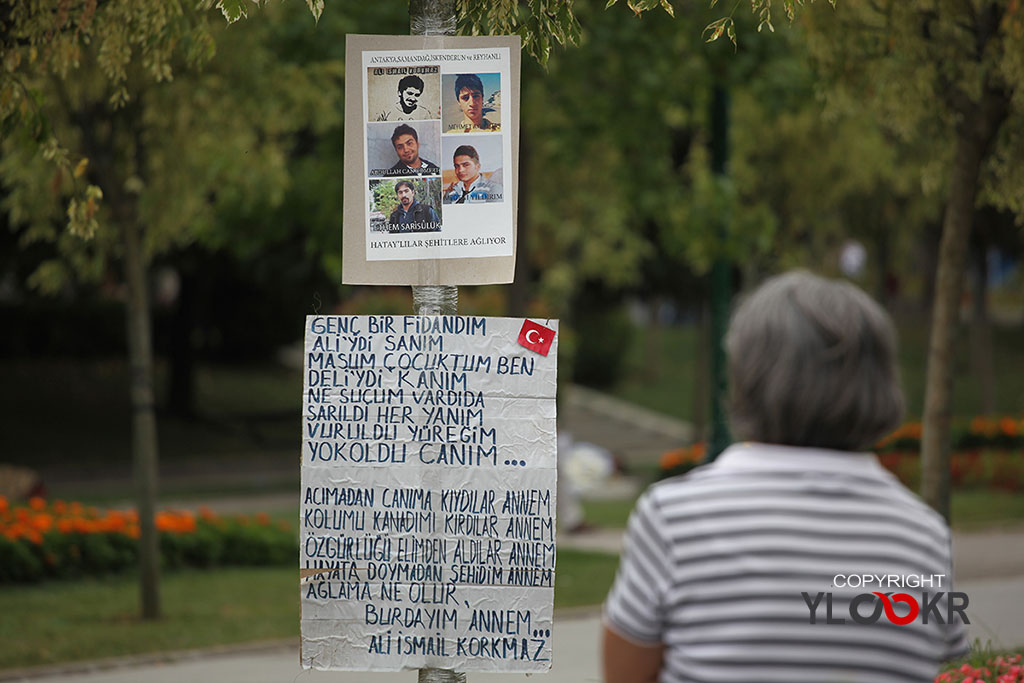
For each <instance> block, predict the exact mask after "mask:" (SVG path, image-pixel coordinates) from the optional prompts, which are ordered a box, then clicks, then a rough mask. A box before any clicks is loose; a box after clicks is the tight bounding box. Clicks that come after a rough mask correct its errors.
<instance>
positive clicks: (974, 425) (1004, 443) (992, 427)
mask: <svg viewBox="0 0 1024 683" xmlns="http://www.w3.org/2000/svg"><path fill="white" fill-rule="evenodd" d="M922 431H923V428H922V426H921V423H920V422H907V423H906V424H903V425H901V426H900V427H899V428H898V429H897V430H896V431H894V432H893V433H892V434H889V435H888V436H887V437H885V438H884V439H882V440H881V441H879V442H878V443H877V444H876V445H875V450H876V451H877V452H878V453H885V452H888V451H915V452H919V451H920V450H921V433H922ZM952 442H953V450H955V451H972V450H974V451H977V450H1021V449H1024V418H1020V417H1012V416H1009V415H1004V416H1002V417H975V418H973V419H972V420H970V421H969V422H962V421H954V422H953V427H952Z"/></svg>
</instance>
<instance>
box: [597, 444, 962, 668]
mask: <svg viewBox="0 0 1024 683" xmlns="http://www.w3.org/2000/svg"><path fill="white" fill-rule="evenodd" d="M864 575H869V576H871V577H876V578H873V579H871V580H870V581H871V582H870V583H866V582H865V579H864V578H863V577H864ZM915 577H917V578H915ZM924 577H931V578H929V579H926V578H924ZM951 579H952V566H951V560H950V534H949V528H948V527H947V525H946V523H945V522H944V521H943V519H942V518H941V517H940V516H939V515H938V514H936V513H935V512H934V511H932V510H931V509H930V508H929V507H928V506H926V505H925V504H924V503H923V502H921V500H920V499H919V498H917V497H916V496H914V495H913V494H912V493H910V492H909V491H907V489H905V488H904V487H903V486H902V485H901V484H900V483H899V481H898V480H897V479H896V478H895V477H893V476H892V475H891V474H890V473H889V472H887V471H886V470H885V469H884V468H883V467H882V466H881V465H880V464H879V463H878V460H877V458H876V457H875V456H874V455H872V454H870V453H846V452H839V451H826V450H816V449H805V448H794V447H789V446H772V445H766V444H749V443H748V444H743V445H736V446H732V447H730V448H729V449H727V450H726V451H725V452H724V453H723V454H722V455H721V456H720V457H719V458H718V459H717V460H716V461H715V462H714V463H712V464H710V465H707V466H704V467H700V468H698V469H695V470H693V471H692V472H690V473H689V474H687V475H684V476H682V477H676V478H673V479H669V480H666V481H663V482H659V483H657V484H655V485H654V486H652V487H651V488H650V489H648V491H647V492H646V493H645V494H644V495H643V496H641V498H640V500H639V501H638V502H637V505H636V508H635V510H634V511H633V514H632V516H631V517H630V521H629V529H628V531H627V533H626V544H625V549H624V552H623V556H622V559H621V562H620V565H619V572H618V575H617V576H616V579H615V583H614V585H613V586H612V589H611V592H610V593H609V595H608V599H607V602H606V603H605V623H606V625H607V626H608V627H609V628H610V629H612V630H613V631H614V632H616V633H617V634H619V635H620V636H622V637H623V638H626V639H627V640H630V641H633V642H636V643H640V644H647V645H653V644H657V643H663V644H664V645H665V656H664V661H663V664H662V671H661V676H660V679H659V680H660V681H661V682H662V683H670V682H682V681H698V682H699V681H717V682H724V681H729V682H736V683H739V682H742V683H750V682H751V681H756V682H758V683H769V682H771V681H780V682H782V681H785V682H786V683H794V682H798V681H806V682H808V683H829V682H839V681H843V682H848V681H849V682H852V681H865V682H866V681H870V682H871V683H886V682H889V681H893V682H896V681H899V682H901V683H902V682H906V681H928V682H930V681H932V680H933V679H934V677H935V675H936V672H937V670H938V666H939V662H940V660H942V659H947V658H951V657H956V656H960V655H963V654H965V653H966V652H967V643H966V637H965V634H964V628H963V623H962V621H961V620H960V614H959V613H957V612H955V611H954V612H952V619H950V612H949V610H948V605H947V596H948V594H949V592H950V591H953V590H955V589H954V588H953V587H952V585H951ZM879 583H881V585H879ZM915 583H916V587H907V586H908V585H913V584H915ZM875 591H878V592H880V593H894V594H899V593H907V594H909V595H910V596H912V597H913V598H915V599H916V600H917V601H918V604H919V605H920V606H921V610H920V615H919V616H918V617H917V618H916V619H914V620H913V621H912V622H910V623H909V624H906V625H897V624H894V623H893V622H892V621H890V620H889V619H888V618H887V616H886V613H885V612H884V611H882V610H883V606H882V604H881V602H880V600H879V599H878V598H875V597H874V596H872V595H870V594H871V593H872V592H875ZM940 592H941V593H943V596H942V597H941V598H939V599H938V602H935V600H936V595H937V593H940ZM819 594H821V595H819ZM863 594H868V595H866V596H864V597H860V598H859V597H857V596H860V595H863ZM925 594H927V596H926V595H925ZM894 598H898V595H894ZM924 598H927V600H928V602H923V601H922V600H923V599H924ZM851 601H853V603H854V607H855V610H854V612H855V614H856V616H857V617H859V618H860V621H862V622H871V621H872V617H873V614H874V612H875V610H878V614H879V616H878V618H877V620H874V621H873V623H858V622H857V621H855V618H854V616H853V615H851ZM815 603H816V604H815ZM929 604H933V605H934V607H933V608H932V609H930V610H929V609H926V608H927V607H928V606H929ZM812 605H814V606H815V610H814V613H815V617H814V620H815V623H811V621H812V607H811V606H812ZM829 605H830V607H829ZM910 610H912V608H909V609H908V606H907V605H904V604H900V603H899V602H897V603H896V604H895V609H894V615H895V616H896V617H902V616H904V615H907V613H908V611H910ZM966 613H967V616H968V618H969V616H970V615H969V606H968V608H967V611H966ZM925 616H927V617H928V623H924V617H925ZM830 617H831V618H830ZM841 619H843V620H845V621H844V623H839V620H841ZM940 619H941V622H942V623H939V622H940ZM830 621H831V622H833V623H828V622H830ZM947 622H948V623H947ZM611 683H614V682H611Z"/></svg>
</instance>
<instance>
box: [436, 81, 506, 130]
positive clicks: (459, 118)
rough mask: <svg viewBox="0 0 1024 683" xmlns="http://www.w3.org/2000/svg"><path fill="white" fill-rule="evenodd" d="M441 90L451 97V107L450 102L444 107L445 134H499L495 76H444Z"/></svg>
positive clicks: (498, 89) (498, 84)
mask: <svg viewBox="0 0 1024 683" xmlns="http://www.w3.org/2000/svg"><path fill="white" fill-rule="evenodd" d="M449 84H450V85H449ZM441 87H442V89H444V90H448V91H449V92H451V93H453V95H454V103H451V100H449V104H446V105H445V111H444V131H445V132H446V133H494V132H498V131H500V130H501V112H500V110H501V88H500V77H499V75H498V74H446V75H445V76H444V77H443V78H442V85H441Z"/></svg>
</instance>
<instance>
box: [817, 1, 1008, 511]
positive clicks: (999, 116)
mask: <svg viewBox="0 0 1024 683" xmlns="http://www.w3.org/2000/svg"><path fill="white" fill-rule="evenodd" d="M805 19H806V21H807V24H808V27H809V34H810V36H811V37H812V42H811V47H812V51H813V53H814V55H815V56H816V58H817V60H818V62H819V64H820V66H821V68H822V69H823V71H824V72H825V73H827V74H829V75H831V76H832V78H833V81H834V84H835V88H834V90H833V100H834V102H835V104H836V106H839V107H846V108H847V109H848V110H851V111H862V112H864V111H868V112H869V113H870V114H872V115H874V116H876V117H877V118H878V120H880V121H881V122H883V124H884V125H885V126H886V127H887V128H888V129H889V130H890V131H891V133H892V134H893V135H894V136H897V137H898V138H899V139H901V140H907V139H910V138H912V137H913V136H926V137H927V139H929V140H931V141H932V142H931V144H929V145H928V151H929V153H930V158H929V159H927V161H926V163H927V165H929V166H930V167H931V168H933V169H936V173H935V174H934V177H938V178H943V177H944V180H943V181H940V183H939V186H940V188H941V189H942V191H943V192H944V193H945V210H944V214H943V222H942V225H943V227H942V242H941V245H940V251H939V265H938V272H937V274H936V287H935V304H934V309H933V314H932V330H931V336H930V343H929V360H928V382H927V389H926V397H925V409H924V439H923V457H924V463H925V464H924V476H923V479H922V493H923V494H924V497H925V499H926V500H927V501H928V502H929V503H930V504H931V505H932V506H933V507H935V508H936V509H938V510H939V511H940V512H943V513H944V514H946V516H947V517H948V511H949V508H948V503H949V481H948V477H949V464H948V463H949V450H950V439H949V429H950V428H949V422H950V409H949V406H950V394H951V391H952V363H953V353H952V347H953V340H954V332H955V329H956V326H957V322H958V319H959V306H960V293H961V291H962V286H963V279H964V272H965V266H966V262H967V251H968V239H969V235H970V232H971V224H972V220H973V218H974V216H975V214H976V211H977V209H978V207H979V206H982V205H986V204H987V205H991V206H995V207H997V208H1001V209H1006V210H1010V211H1013V212H1015V213H1016V214H1017V217H1018V221H1020V220H1022V219H1024V212H1022V211H1021V209H1022V208H1024V203H1022V201H1021V198H1022V195H1024V190H1022V185H1021V183H1020V180H1021V174H1022V173H1024V171H1022V169H1021V165H1020V163H1019V160H1020V159H1021V158H1022V152H1024V148H1022V146H1021V145H1022V142H1024V136H1022V135H1021V133H1020V132H1021V130H1022V123H1024V107H1022V104H1024V99H1022V98H1024V93H1022V91H1024V88H1022V86H1024V39H1022V38H1024V16H1022V13H1021V10H1020V3H1019V2H1018V0H968V1H953V0H939V1H937V2H935V1H928V2H925V1H907V2H870V3H848V4H841V5H840V7H839V10H838V11H837V12H836V15H835V17H834V18H829V19H825V18H823V17H817V16H814V15H813V14H811V13H808V14H807V15H805ZM936 141H945V144H936ZM926 178H927V176H926Z"/></svg>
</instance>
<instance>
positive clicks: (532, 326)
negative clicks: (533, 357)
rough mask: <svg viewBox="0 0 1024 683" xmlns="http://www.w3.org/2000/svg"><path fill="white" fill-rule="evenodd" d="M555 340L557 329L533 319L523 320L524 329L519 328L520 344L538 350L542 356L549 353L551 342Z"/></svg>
mask: <svg viewBox="0 0 1024 683" xmlns="http://www.w3.org/2000/svg"><path fill="white" fill-rule="evenodd" d="M553 341H555V331H554V330H551V329H548V328H546V327H544V326H543V325H540V324H538V323H535V322H533V321H532V320H524V321H523V329H521V330H519V345H520V346H523V347H526V348H528V349H530V350H531V351H536V352H537V353H539V354H540V355H542V356H546V355H548V351H550V350H551V342H553Z"/></svg>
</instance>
